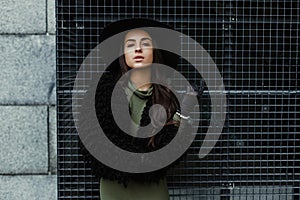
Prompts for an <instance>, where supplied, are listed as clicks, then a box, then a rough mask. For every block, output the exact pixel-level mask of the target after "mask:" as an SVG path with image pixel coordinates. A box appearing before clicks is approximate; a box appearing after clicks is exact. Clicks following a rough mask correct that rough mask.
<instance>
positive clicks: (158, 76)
mask: <svg viewBox="0 0 300 200" xmlns="http://www.w3.org/2000/svg"><path fill="white" fill-rule="evenodd" d="M148 34H149V33H148ZM149 35H150V34H149ZM152 42H153V63H158V64H164V60H163V57H162V52H161V50H159V49H158V48H157V46H156V43H155V41H154V40H153V38H152ZM123 45H124V44H122V45H121V56H120V57H119V64H120V73H119V74H118V77H117V79H119V78H120V77H121V76H123V75H124V74H125V73H127V72H128V71H130V70H131V68H130V67H129V66H128V65H127V64H126V61H125V55H124V48H123ZM150 67H151V66H150ZM151 79H152V81H153V82H158V81H159V82H162V81H165V82H166V80H167V79H166V77H164V73H159V70H158V68H157V67H155V68H151ZM126 80H127V81H128V80H129V77H127V78H126ZM155 80H158V81H155ZM127 81H126V83H127ZM126 83H124V84H126ZM164 85H168V83H164ZM152 87H153V90H152V104H160V105H162V106H163V107H164V108H165V110H166V113H167V121H166V123H165V124H161V122H160V119H161V116H162V111H161V110H159V109H154V111H153V116H154V118H153V121H151V123H152V125H153V127H154V128H156V127H158V125H160V126H161V125H169V124H175V123H177V122H175V121H174V120H173V116H174V114H175V113H176V111H177V109H178V108H179V103H178V100H177V98H176V96H175V95H174V94H173V92H172V91H171V90H170V89H169V88H168V87H169V86H168V87H166V86H163V85H160V84H155V83H153V84H152ZM150 144H151V145H152V146H153V147H154V146H155V144H154V136H153V137H152V138H151V140H150Z"/></svg>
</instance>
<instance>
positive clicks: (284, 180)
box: [56, 0, 300, 200]
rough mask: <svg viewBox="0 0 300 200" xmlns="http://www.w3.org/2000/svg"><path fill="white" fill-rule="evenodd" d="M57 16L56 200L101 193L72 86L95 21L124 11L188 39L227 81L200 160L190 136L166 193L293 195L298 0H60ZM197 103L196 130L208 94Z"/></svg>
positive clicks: (96, 30) (298, 170) (298, 115)
mask: <svg viewBox="0 0 300 200" xmlns="http://www.w3.org/2000/svg"><path fill="white" fill-rule="evenodd" d="M56 17H57V98H58V99H57V100H58V104H57V107H58V196H59V199H99V183H98V182H97V180H96V179H95V178H94V177H93V175H92V174H91V171H90V168H89V166H88V164H84V162H83V158H82V156H81V155H80V153H79V148H78V133H77V132H76V129H75V126H74V119H73V116H72V101H71V100H72V88H73V83H74V80H75V77H76V72H77V70H78V68H79V67H80V65H81V63H82V61H83V60H84V59H85V57H86V56H87V55H88V53H89V52H90V51H91V50H92V49H93V48H94V47H96V46H97V45H98V44H99V35H100V33H101V31H102V29H103V27H105V26H106V25H107V24H109V23H111V22H114V21H117V20H121V19H128V18H149V19H154V20H157V21H160V22H162V23H165V24H168V25H170V26H171V27H173V28H174V29H175V30H177V31H180V32H182V33H184V34H186V35H188V36H190V37H192V38H193V39H195V40H196V41H197V42H199V43H200V44H201V45H202V46H203V47H204V48H205V49H206V50H207V52H208V53H209V54H210V55H211V57H212V58H213V59H214V61H215V63H216V64H217V67H218V69H219V70H220V72H221V74H222V77H223V80H224V84H225V87H226V94H227V102H228V105H227V106H228V113H227V117H226V122H225V126H224V128H223V133H222V135H221V137H220V139H219V141H218V143H217V145H216V146H215V148H214V149H213V151H212V152H211V153H210V154H209V155H208V156H207V157H205V158H204V159H201V160H200V159H195V157H194V155H193V152H194V151H193V148H194V149H197V145H199V144H200V143H201V142H200V141H195V143H194V144H193V146H192V147H191V151H190V154H188V155H187V157H186V159H185V160H184V161H183V162H182V163H180V165H179V166H178V167H177V168H176V169H174V170H173V171H171V172H170V173H169V176H168V184H169V188H170V195H171V199H234V200H235V199H240V200H244V199H245V200H246V199H247V200H249V199H261V200H267V199H272V200H273V199H280V200H285V199H286V200H288V199H291V200H292V199H300V197H299V195H300V194H299V193H300V191H299V189H300V184H299V183H300V166H299V164H300V163H299V160H300V155H299V154H300V148H299V147H300V143H299V140H300V128H299V126H300V102H299V101H300V100H299V96H300V83H299V79H300V69H299V64H300V63H299V52H300V51H299V43H300V31H299V28H300V19H299V18H300V2H299V1H298V0H290V1H283V0H274V1H269V0H256V1H254V0H248V1H190V0H189V1H168V0H166V1H163V0H160V1H151V2H150V1H142V0H139V1H120V0H111V1H93V0H85V1H83V0H77V1H75V0H60V1H57V2H56ZM182 48H184V47H182ZM180 67H181V68H184V67H185V63H182V64H181V65H180ZM200 110H201V117H202V122H201V126H200V129H199V130H200V131H199V134H200V135H201V133H203V132H205V131H206V129H207V126H208V124H209V117H210V105H209V96H208V94H207V93H204V95H203V98H202V105H201V109H200ZM200 145H201V144H200ZM198 150H199V149H198Z"/></svg>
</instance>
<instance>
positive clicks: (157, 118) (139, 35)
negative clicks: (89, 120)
mask: <svg viewBox="0 0 300 200" xmlns="http://www.w3.org/2000/svg"><path fill="white" fill-rule="evenodd" d="M121 46H122V47H121V51H122V55H121V56H120V58H119V59H118V60H117V61H115V62H114V63H113V64H112V66H110V67H108V69H107V72H106V73H104V74H103V75H102V77H101V78H100V81H99V83H98V87H97V91H96V95H95V110H96V114H97V118H98V121H99V124H100V126H101V128H102V130H103V132H104V133H105V135H106V136H107V137H108V138H109V140H110V141H111V142H113V143H114V144H115V145H116V146H118V147H119V148H122V149H124V150H126V151H130V152H136V153H147V152H152V151H156V150H158V149H160V148H163V147H164V146H165V145H167V144H168V143H169V142H170V141H171V140H172V139H173V138H174V137H175V135H176V133H177V130H178V126H179V122H180V114H179V115H178V114H176V113H177V111H178V109H180V108H179V103H178V100H177V98H176V97H175V95H174V94H173V93H172V92H171V90H170V89H168V87H165V86H162V85H160V84H154V83H155V80H162V79H164V77H161V76H162V74H161V73H160V72H159V70H158V68H154V67H153V64H154V63H163V62H162V56H161V53H160V51H159V50H157V49H156V48H155V42H154V40H153V38H152V36H151V35H150V34H149V33H148V32H146V31H145V30H143V29H140V28H135V29H131V30H129V31H127V33H126V35H125V37H124V40H123V41H122V44H121ZM123 75H126V76H125V79H122V81H119V79H120V77H121V76H123ZM117 84H120V86H121V87H119V88H121V89H120V90H119V91H117V92H118V98H120V99H121V100H124V99H125V100H126V102H128V105H123V104H121V103H120V104H116V105H114V106H115V107H117V108H116V110H118V107H123V106H129V111H130V116H131V118H132V121H133V123H131V124H128V126H129V130H130V131H131V134H130V135H128V134H126V133H124V132H123V131H122V130H121V129H120V128H119V127H118V125H117V124H116V122H115V120H114V117H113V114H112V110H111V96H112V91H113V89H114V88H115V86H116V85H117ZM120 102H124V101H120ZM188 102H189V101H186V103H185V104H184V105H185V108H181V110H183V109H185V110H186V113H188V112H189V110H190V109H191V108H192V107H193V105H189V103H188ZM154 104H160V105H162V106H163V107H164V109H165V111H166V112H161V110H160V109H153V110H152V111H151V112H152V113H151V116H153V119H152V120H151V119H150V117H149V113H150V108H151V106H152V105H154ZM165 113H166V121H164V122H162V121H161V119H162V116H163V115H164V114H165ZM162 123H163V124H162ZM148 124H151V127H152V129H151V131H152V133H153V132H155V131H156V129H157V127H159V125H162V126H163V127H162V129H161V130H159V131H158V133H157V134H155V135H153V134H152V133H149V134H150V135H151V134H152V136H150V137H146V138H140V137H134V135H135V136H137V135H141V134H142V133H141V129H140V127H143V126H146V125H148ZM83 149H84V147H83ZM85 155H88V152H85ZM88 156H89V155H88ZM88 159H90V160H91V164H92V166H91V167H92V170H93V171H94V173H95V174H96V176H97V177H99V178H100V197H101V200H167V199H169V193H168V187H167V181H166V171H167V170H168V168H169V167H171V165H172V164H171V165H169V166H167V167H165V168H163V169H159V170H156V171H152V172H147V173H127V172H122V171H118V170H116V169H112V168H110V167H108V166H106V165H104V164H102V163H101V162H99V161H98V160H96V159H94V158H93V157H92V156H89V158H88ZM174 163H175V162H174ZM174 163H173V164H174ZM131 164H134V163H131Z"/></svg>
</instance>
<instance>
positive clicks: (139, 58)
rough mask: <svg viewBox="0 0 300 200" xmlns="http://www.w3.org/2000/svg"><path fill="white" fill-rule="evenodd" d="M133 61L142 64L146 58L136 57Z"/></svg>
mask: <svg viewBox="0 0 300 200" xmlns="http://www.w3.org/2000/svg"><path fill="white" fill-rule="evenodd" d="M133 60H134V61H135V62H141V61H143V60H144V57H143V56H136V57H134V58H133Z"/></svg>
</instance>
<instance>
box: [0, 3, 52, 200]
mask: <svg viewBox="0 0 300 200" xmlns="http://www.w3.org/2000/svg"><path fill="white" fill-rule="evenodd" d="M55 69H56V66H55V0H18V1H16V0H7V1H0V70H1V72H0V81H1V84H0V199H1V200H6V199H9V200H10V199H12V200H16V199H18V200H23V199H24V200H28V199H30V200H56V199H57V176H56V174H57V166H56V159H57V153H56V96H55V87H56V85H55V81H56V80H55V73H56V70H55Z"/></svg>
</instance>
